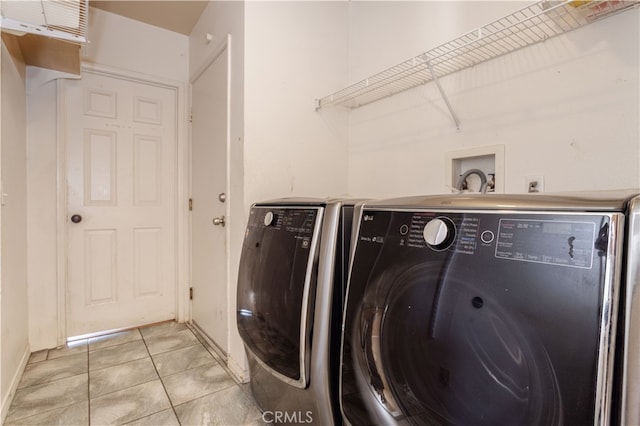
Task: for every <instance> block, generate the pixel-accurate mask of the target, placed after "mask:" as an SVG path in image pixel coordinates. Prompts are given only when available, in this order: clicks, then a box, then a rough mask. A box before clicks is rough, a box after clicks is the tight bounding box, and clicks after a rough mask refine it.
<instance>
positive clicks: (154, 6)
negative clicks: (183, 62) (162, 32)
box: [89, 0, 208, 35]
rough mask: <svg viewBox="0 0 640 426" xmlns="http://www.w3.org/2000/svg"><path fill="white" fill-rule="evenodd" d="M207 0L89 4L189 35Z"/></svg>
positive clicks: (91, 1)
mask: <svg viewBox="0 0 640 426" xmlns="http://www.w3.org/2000/svg"><path fill="white" fill-rule="evenodd" d="M207 4H208V2H207V1H202V0H200V1H190V0H176V1H166V0H160V1H155V0H89V5H90V6H93V7H95V8H98V9H102V10H105V11H107V12H111V13H115V14H116V15H120V16H124V17H127V18H130V19H135V20H136V21H140V22H144V23H146V24H150V25H154V26H156V27H160V28H164V29H166V30H169V31H174V32H177V33H180V34H184V35H189V34H191V30H193V27H194V26H195V24H196V23H197V22H198V19H199V18H200V15H201V14H202V11H203V10H204V9H205V7H207Z"/></svg>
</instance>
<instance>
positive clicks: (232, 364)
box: [227, 356, 249, 383]
mask: <svg viewBox="0 0 640 426" xmlns="http://www.w3.org/2000/svg"><path fill="white" fill-rule="evenodd" d="M227 367H228V368H229V371H230V372H231V374H232V375H233V377H234V378H235V379H236V381H237V382H238V383H248V382H249V372H248V371H247V370H245V369H244V368H243V367H242V366H241V365H240V364H238V363H237V362H236V360H235V359H234V358H233V357H231V356H230V357H229V358H228V359H227Z"/></svg>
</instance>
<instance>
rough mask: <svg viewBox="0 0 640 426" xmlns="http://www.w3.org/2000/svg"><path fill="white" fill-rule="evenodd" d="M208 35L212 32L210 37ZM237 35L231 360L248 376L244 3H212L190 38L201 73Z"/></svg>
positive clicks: (192, 62)
mask: <svg viewBox="0 0 640 426" xmlns="http://www.w3.org/2000/svg"><path fill="white" fill-rule="evenodd" d="M207 34H210V35H211V37H212V40H211V41H207V37H206V36H207ZM227 34H230V35H231V43H230V54H231V95H230V108H231V111H230V114H229V120H230V145H229V147H228V148H229V152H228V160H229V165H228V166H229V167H228V176H229V188H228V194H227V195H228V198H227V206H228V211H227V215H226V216H227V226H226V227H225V231H226V232H227V233H228V234H227V236H228V242H229V244H228V250H229V253H228V257H227V262H228V274H227V276H228V283H227V296H228V300H229V305H228V307H229V310H228V315H229V317H228V324H229V325H230V330H229V336H228V342H226V343H227V344H226V345H225V346H226V347H227V348H228V350H229V354H228V365H229V367H230V368H231V369H232V370H233V372H234V373H235V374H236V376H237V377H238V378H240V379H243V380H244V379H246V376H247V373H246V369H247V367H246V361H245V356H244V347H243V345H242V340H241V339H240V335H239V334H238V331H237V328H236V326H235V324H236V309H235V307H236V282H237V280H238V263H239V259H240V250H241V247H242V240H243V235H244V227H245V226H246V217H247V213H246V211H245V199H244V193H245V189H244V170H245V168H244V44H245V42H244V3H243V2H238V1H215V2H210V3H209V5H208V6H207V8H206V9H205V10H204V11H203V13H202V15H201V17H200V19H199V21H198V23H197V24H196V26H195V27H194V29H193V31H192V33H191V36H190V38H189V72H190V75H191V77H192V78H193V77H195V76H196V75H197V74H198V73H199V72H200V71H202V70H203V68H204V67H206V66H207V65H208V64H209V63H210V62H211V60H212V59H213V55H214V54H215V53H216V51H217V50H219V48H220V46H221V43H224V40H226V37H227Z"/></svg>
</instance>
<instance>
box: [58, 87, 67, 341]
mask: <svg viewBox="0 0 640 426" xmlns="http://www.w3.org/2000/svg"><path fill="white" fill-rule="evenodd" d="M56 91H57V96H56V97H57V104H56V121H57V123H56V124H57V126H56V127H57V134H56V145H57V159H56V187H57V192H58V193H57V201H58V205H57V206H56V258H57V262H56V264H57V277H56V288H57V296H58V298H57V299H58V300H57V314H58V315H57V318H58V334H57V337H56V339H57V344H58V346H60V345H63V344H65V342H66V341H67V248H66V247H67V220H66V217H67V155H66V152H67V125H66V123H67V107H66V98H67V83H66V81H65V80H58V81H57V85H56Z"/></svg>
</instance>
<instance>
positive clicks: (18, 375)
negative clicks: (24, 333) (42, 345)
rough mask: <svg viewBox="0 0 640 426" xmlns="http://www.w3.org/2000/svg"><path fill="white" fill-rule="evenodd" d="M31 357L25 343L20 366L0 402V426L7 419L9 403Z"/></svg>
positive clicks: (29, 349)
mask: <svg viewBox="0 0 640 426" xmlns="http://www.w3.org/2000/svg"><path fill="white" fill-rule="evenodd" d="M30 357H31V348H30V347H29V344H28V343H27V346H26V347H25V349H24V353H23V354H22V359H21V360H20V366H19V367H18V368H17V370H16V372H15V374H14V375H13V378H12V379H11V384H10V385H9V390H8V391H7V394H6V395H5V396H4V399H3V400H2V409H1V410H2V411H1V413H0V424H4V421H5V420H6V418H7V414H8V413H9V407H11V402H13V397H14V396H15V395H16V391H17V390H18V384H20V379H21V378H22V373H24V369H25V368H26V367H27V363H28V362H29V358H30Z"/></svg>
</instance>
